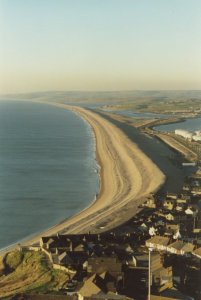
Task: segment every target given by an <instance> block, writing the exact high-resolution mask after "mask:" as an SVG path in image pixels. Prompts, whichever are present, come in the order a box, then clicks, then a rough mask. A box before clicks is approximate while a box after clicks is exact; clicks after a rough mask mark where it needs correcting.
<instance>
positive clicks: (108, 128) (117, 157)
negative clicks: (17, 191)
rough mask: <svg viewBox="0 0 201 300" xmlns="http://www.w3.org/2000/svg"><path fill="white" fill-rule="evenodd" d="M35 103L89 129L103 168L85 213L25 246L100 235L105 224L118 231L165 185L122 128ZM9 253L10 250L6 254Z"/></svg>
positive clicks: (92, 114)
mask: <svg viewBox="0 0 201 300" xmlns="http://www.w3.org/2000/svg"><path fill="white" fill-rule="evenodd" d="M32 102H35V103H43V104H48V105H53V106H57V107H60V108H63V109H70V110H72V111H73V112H74V113H76V114H78V115H79V116H80V117H82V118H83V119H84V120H85V121H86V122H87V123H88V124H89V125H90V127H91V129H92V131H93V133H94V137H95V147H96V160H97V163H98V165H99V167H100V169H99V176H100V191H99V194H98V197H97V199H96V200H95V201H92V202H91V203H90V204H89V206H88V207H86V208H85V209H84V210H82V211H81V212H79V213H78V214H76V215H74V216H72V217H71V218H69V219H67V220H64V221H63V222H60V223H59V224H57V225H54V226H53V227H51V228H49V229H47V230H45V231H43V232H41V233H39V234H36V235H35V236H34V237H32V238H29V237H27V239H26V238H25V239H24V240H23V241H21V245H22V246H27V245H32V244H35V243H38V242H39V239H40V237H42V236H48V235H53V234H56V233H58V232H59V233H62V234H65V233H66V234H67V233H86V232H88V231H92V232H93V233H96V232H100V231H101V230H100V227H101V226H100V225H101V224H102V223H105V224H106V225H105V226H104V231H105V230H107V229H110V228H112V227H115V226H117V225H119V224H120V223H124V222H125V221H126V220H128V219H129V216H130V214H131V212H132V215H135V214H136V212H137V209H138V205H139V204H140V203H142V202H143V201H144V200H145V199H146V197H148V196H149V194H150V193H153V192H155V191H156V190H158V189H159V188H160V187H161V185H162V184H163V183H164V181H165V176H164V174H163V173H162V172H161V171H160V170H159V169H158V167H157V166H156V165H155V164H154V163H153V162H152V161H151V160H150V159H149V158H148V157H147V156H146V155H145V154H144V153H143V152H142V151H141V150H140V149H139V148H138V147H137V145H136V144H134V143H133V142H132V141H131V140H129V138H128V137H126V135H125V134H124V133H123V132H122V131H121V130H120V129H119V128H117V127H116V126H115V125H113V124H112V123H110V122H109V121H107V120H106V119H104V118H102V117H100V116H99V115H98V114H96V113H95V112H92V111H90V110H86V109H84V108H81V107H76V106H69V105H65V104H60V103H52V102H45V101H32ZM131 208H132V211H131ZM16 245H17V244H16ZM16 245H15V247H16ZM15 247H14V246H13V247H12V248H15ZM8 249H9V247H7V251H8ZM10 250H11V249H10ZM0 252H1V251H0ZM4 252H6V250H4Z"/></svg>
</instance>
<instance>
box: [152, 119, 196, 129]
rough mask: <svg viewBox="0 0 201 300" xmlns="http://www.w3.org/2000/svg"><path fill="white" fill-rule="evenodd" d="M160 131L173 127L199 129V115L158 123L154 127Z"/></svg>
mask: <svg viewBox="0 0 201 300" xmlns="http://www.w3.org/2000/svg"><path fill="white" fill-rule="evenodd" d="M155 128H156V129H157V130H160V131H175V129H185V130H188V131H195V130H201V117H199V118H193V119H187V120H185V121H184V122H180V123H173V124H167V125H160V126H156V127H155Z"/></svg>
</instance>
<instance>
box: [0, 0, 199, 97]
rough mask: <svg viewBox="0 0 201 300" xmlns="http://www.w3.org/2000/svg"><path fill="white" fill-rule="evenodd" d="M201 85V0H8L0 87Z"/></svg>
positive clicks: (2, 10) (2, 5)
mask: <svg viewBox="0 0 201 300" xmlns="http://www.w3.org/2000/svg"><path fill="white" fill-rule="evenodd" d="M134 89H201V1H200V0H0V93H10V92H11V93H12V92H29V91H45V90H134Z"/></svg>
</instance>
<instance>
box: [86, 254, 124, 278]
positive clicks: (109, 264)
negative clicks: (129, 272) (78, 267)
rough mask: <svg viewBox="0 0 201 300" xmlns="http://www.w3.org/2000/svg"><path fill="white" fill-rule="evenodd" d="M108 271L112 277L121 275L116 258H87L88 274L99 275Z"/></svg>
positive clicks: (120, 264)
mask: <svg viewBox="0 0 201 300" xmlns="http://www.w3.org/2000/svg"><path fill="white" fill-rule="evenodd" d="M108 270H109V271H110V273H111V274H112V275H116V276H117V275H118V274H121V273H122V263H121V262H120V261H118V259H117V257H116V256H113V257H112V256H111V257H107V256H100V257H97V256H93V257H89V258H88V267H87V272H88V273H96V274H101V273H103V272H107V271H108Z"/></svg>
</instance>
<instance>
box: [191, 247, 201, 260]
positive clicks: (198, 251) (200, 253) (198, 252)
mask: <svg viewBox="0 0 201 300" xmlns="http://www.w3.org/2000/svg"><path fill="white" fill-rule="evenodd" d="M192 254H193V255H195V256H196V257H198V258H199V259H201V247H200V248H197V249H196V250H194V251H193V252H192Z"/></svg>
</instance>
